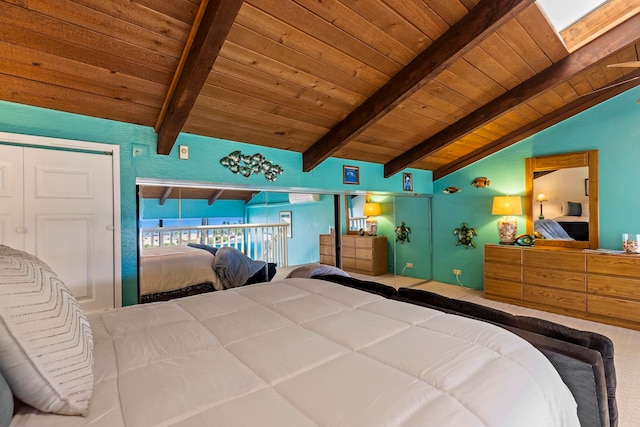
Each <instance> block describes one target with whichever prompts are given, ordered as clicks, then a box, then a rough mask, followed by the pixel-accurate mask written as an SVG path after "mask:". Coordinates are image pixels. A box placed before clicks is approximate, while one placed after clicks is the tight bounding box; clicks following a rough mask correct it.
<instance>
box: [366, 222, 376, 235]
mask: <svg viewBox="0 0 640 427" xmlns="http://www.w3.org/2000/svg"><path fill="white" fill-rule="evenodd" d="M366 232H367V234H368V235H369V236H375V235H376V234H377V233H378V221H376V220H375V219H373V218H367V221H366Z"/></svg>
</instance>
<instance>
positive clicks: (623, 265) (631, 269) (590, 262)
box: [587, 254, 640, 277]
mask: <svg viewBox="0 0 640 427" xmlns="http://www.w3.org/2000/svg"><path fill="white" fill-rule="evenodd" d="M587 273H601V274H609V275H612V276H629V277H640V255H600V254H587Z"/></svg>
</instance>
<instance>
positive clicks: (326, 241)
mask: <svg viewBox="0 0 640 427" xmlns="http://www.w3.org/2000/svg"><path fill="white" fill-rule="evenodd" d="M320 244H321V245H327V246H333V236H332V235H331V234H321V235H320Z"/></svg>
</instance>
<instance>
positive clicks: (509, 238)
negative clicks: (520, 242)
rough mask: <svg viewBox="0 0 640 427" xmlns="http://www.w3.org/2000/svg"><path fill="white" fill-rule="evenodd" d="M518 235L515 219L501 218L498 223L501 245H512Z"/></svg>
mask: <svg viewBox="0 0 640 427" xmlns="http://www.w3.org/2000/svg"><path fill="white" fill-rule="evenodd" d="M517 233H518V221H516V220H515V219H509V218H506V217H505V218H503V219H501V220H499V221H498V235H499V236H500V244H501V245H513V243H514V242H515V237H516V234H517Z"/></svg>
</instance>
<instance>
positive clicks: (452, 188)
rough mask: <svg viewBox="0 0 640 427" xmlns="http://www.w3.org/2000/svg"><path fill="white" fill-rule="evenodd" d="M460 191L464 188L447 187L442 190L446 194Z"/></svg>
mask: <svg viewBox="0 0 640 427" xmlns="http://www.w3.org/2000/svg"><path fill="white" fill-rule="evenodd" d="M458 191H462V190H461V189H459V188H458V187H447V188H445V189H444V190H442V192H443V193H446V194H455V193H457V192H458Z"/></svg>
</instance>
